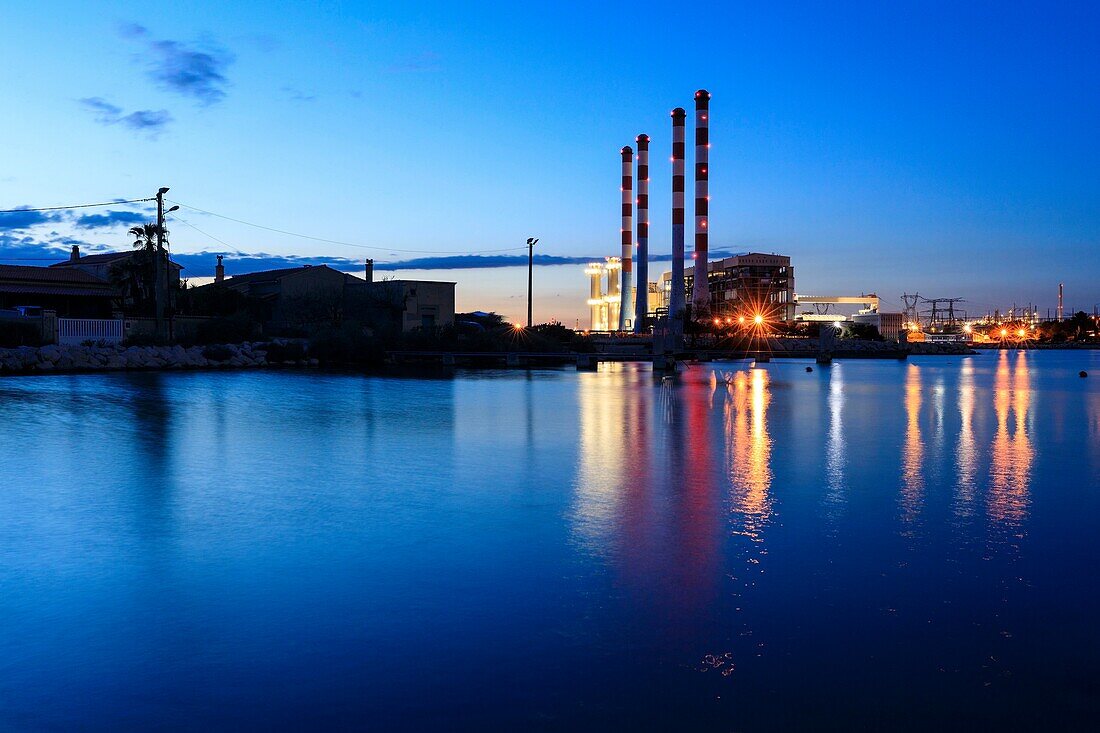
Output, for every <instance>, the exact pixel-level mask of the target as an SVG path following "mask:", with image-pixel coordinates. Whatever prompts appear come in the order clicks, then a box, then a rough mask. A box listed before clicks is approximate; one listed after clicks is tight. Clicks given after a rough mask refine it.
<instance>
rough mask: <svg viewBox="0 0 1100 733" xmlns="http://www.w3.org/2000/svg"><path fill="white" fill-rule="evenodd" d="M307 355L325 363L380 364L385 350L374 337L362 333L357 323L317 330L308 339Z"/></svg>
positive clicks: (361, 328)
mask: <svg viewBox="0 0 1100 733" xmlns="http://www.w3.org/2000/svg"><path fill="white" fill-rule="evenodd" d="M309 356H310V357H312V358H314V359H318V360H320V361H321V362H322V363H325V364H359V365H371V366H377V365H380V364H381V363H382V361H383V359H384V357H385V350H384V349H383V348H382V345H381V344H380V343H379V342H378V341H377V340H376V339H374V338H372V337H370V336H367V335H366V334H364V333H363V327H362V326H360V325H359V324H357V323H344V324H342V325H341V326H340V327H338V328H326V329H323V330H321V331H319V332H318V333H317V334H316V335H314V336H313V338H312V339H310V341H309Z"/></svg>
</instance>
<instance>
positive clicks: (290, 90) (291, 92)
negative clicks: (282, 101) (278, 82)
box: [279, 86, 317, 102]
mask: <svg viewBox="0 0 1100 733" xmlns="http://www.w3.org/2000/svg"><path fill="white" fill-rule="evenodd" d="M279 91H281V92H282V93H283V94H285V95H286V96H287V99H289V100H290V101H292V102H312V101H314V100H316V99H317V95H316V94H310V93H307V92H303V91H301V90H300V89H295V88H294V87H290V86H284V87H279Z"/></svg>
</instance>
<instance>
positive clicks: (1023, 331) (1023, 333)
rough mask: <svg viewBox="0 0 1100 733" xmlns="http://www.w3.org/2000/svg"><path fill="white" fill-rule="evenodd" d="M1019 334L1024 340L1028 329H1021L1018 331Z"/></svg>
mask: <svg viewBox="0 0 1100 733" xmlns="http://www.w3.org/2000/svg"><path fill="white" fill-rule="evenodd" d="M1017 333H1019V334H1020V338H1023V337H1024V336H1027V329H1026V328H1021V329H1020V330H1019V331H1017Z"/></svg>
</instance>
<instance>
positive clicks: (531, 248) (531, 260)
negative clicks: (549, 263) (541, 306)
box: [527, 237, 539, 328]
mask: <svg viewBox="0 0 1100 733" xmlns="http://www.w3.org/2000/svg"><path fill="white" fill-rule="evenodd" d="M538 242H539V240H537V239H535V238H534V237H528V238H527V328H530V327H531V283H532V278H533V273H534V270H535V245H536V244H538Z"/></svg>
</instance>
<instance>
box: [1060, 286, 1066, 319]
mask: <svg viewBox="0 0 1100 733" xmlns="http://www.w3.org/2000/svg"><path fill="white" fill-rule="evenodd" d="M1064 315H1065V311H1064V310H1062V283H1058V320H1059V321H1060V320H1062V317H1063V316H1064Z"/></svg>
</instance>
